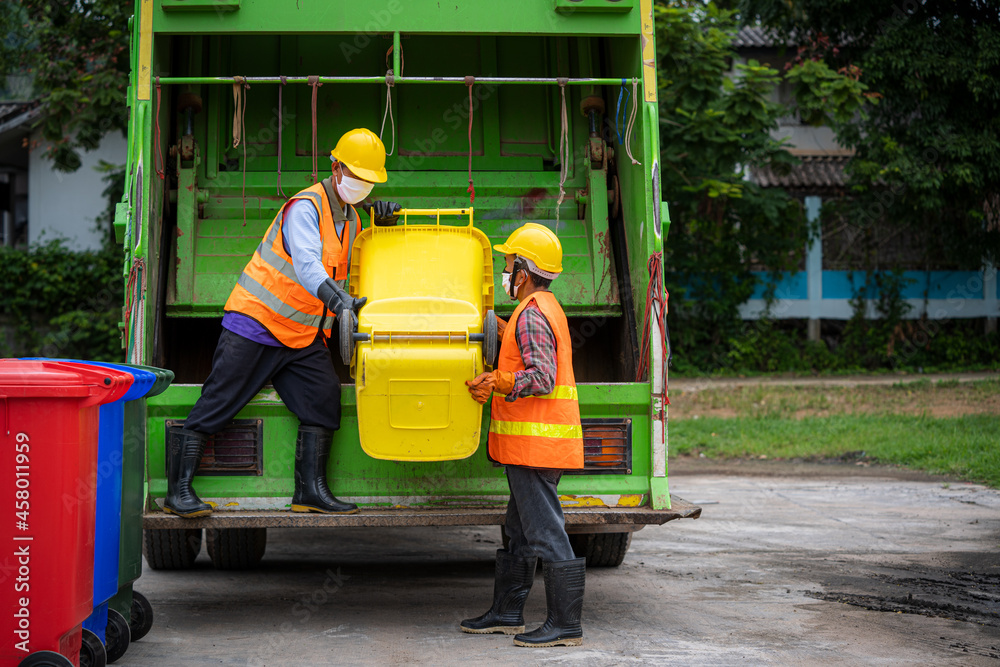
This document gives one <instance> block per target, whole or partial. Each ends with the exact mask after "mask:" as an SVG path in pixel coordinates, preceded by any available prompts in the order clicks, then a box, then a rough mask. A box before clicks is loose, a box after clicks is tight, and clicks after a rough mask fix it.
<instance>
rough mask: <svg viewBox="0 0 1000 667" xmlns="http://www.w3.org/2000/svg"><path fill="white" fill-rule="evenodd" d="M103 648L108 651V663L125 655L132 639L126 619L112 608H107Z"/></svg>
mask: <svg viewBox="0 0 1000 667" xmlns="http://www.w3.org/2000/svg"><path fill="white" fill-rule="evenodd" d="M104 639H105V642H104V650H105V651H107V653H108V663H109V664H110V663H112V662H114V661H115V660H117V659H118V658H120V657H122V656H123V655H125V651H127V650H128V645H129V643H130V642H131V641H132V634H131V632H130V631H129V627H128V621H126V620H125V617H124V616H122V615H121V614H119V613H118V612H117V611H115V610H114V609H108V626H107V628H106V629H105V630H104Z"/></svg>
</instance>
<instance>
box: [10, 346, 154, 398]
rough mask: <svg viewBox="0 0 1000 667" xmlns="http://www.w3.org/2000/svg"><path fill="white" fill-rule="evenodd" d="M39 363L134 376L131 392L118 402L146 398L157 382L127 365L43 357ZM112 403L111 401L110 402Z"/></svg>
mask: <svg viewBox="0 0 1000 667" xmlns="http://www.w3.org/2000/svg"><path fill="white" fill-rule="evenodd" d="M29 359H34V357H29ZM37 360H38V361H56V362H60V363H66V364H73V365H76V364H81V365H84V366H99V367H101V368H110V369H113V370H116V371H119V372H121V373H128V374H130V375H131V376H132V378H133V382H132V386H131V387H129V390H128V391H127V392H125V395H124V396H121V397H120V398H118V399H117V400H119V401H122V402H125V401H134V400H136V399H137V398H142V397H144V396H145V395H146V394H147V393H148V392H149V390H150V388H152V386H153V383H154V382H156V376H155V375H154V374H153V373H150V372H149V371H146V370H137V369H135V368H130V367H128V366H126V365H125V364H115V363H112V362H110V361H87V360H84V359H48V358H43V357H37ZM109 402H110V401H109Z"/></svg>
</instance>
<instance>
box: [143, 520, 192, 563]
mask: <svg viewBox="0 0 1000 667" xmlns="http://www.w3.org/2000/svg"><path fill="white" fill-rule="evenodd" d="M142 536H143V540H142V554H143V555H144V556H145V557H146V562H147V563H149V567H151V568H153V569H154V570H186V569H188V568H190V567H191V566H192V565H194V559H195V558H197V557H198V552H199V551H201V528H160V529H158V530H144V531H142Z"/></svg>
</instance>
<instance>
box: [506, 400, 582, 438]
mask: <svg viewBox="0 0 1000 667" xmlns="http://www.w3.org/2000/svg"><path fill="white" fill-rule="evenodd" d="M536 398H539V397H536ZM518 400H520V399H518ZM490 433H498V434H500V435H531V436H535V437H539V438H582V437H583V427H582V426H580V425H578V424H577V425H574V424H540V423H538V422H505V421H500V420H499V419H494V420H493V421H491V422H490Z"/></svg>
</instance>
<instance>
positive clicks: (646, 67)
mask: <svg viewBox="0 0 1000 667" xmlns="http://www.w3.org/2000/svg"><path fill="white" fill-rule="evenodd" d="M639 17H640V19H641V21H642V35H641V37H640V38H639V39H641V40H642V90H643V94H644V97H645V100H646V101H647V102H655V101H656V46H655V42H654V41H653V0H639Z"/></svg>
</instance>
